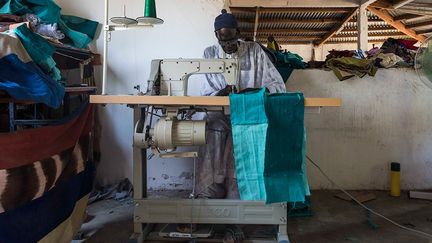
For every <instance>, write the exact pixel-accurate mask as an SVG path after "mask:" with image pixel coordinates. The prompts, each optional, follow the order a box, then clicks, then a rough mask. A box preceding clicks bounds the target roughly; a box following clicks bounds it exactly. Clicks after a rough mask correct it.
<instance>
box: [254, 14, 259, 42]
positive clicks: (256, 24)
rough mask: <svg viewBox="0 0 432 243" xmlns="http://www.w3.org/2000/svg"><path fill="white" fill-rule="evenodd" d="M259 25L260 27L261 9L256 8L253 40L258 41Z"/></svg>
mask: <svg viewBox="0 0 432 243" xmlns="http://www.w3.org/2000/svg"><path fill="white" fill-rule="evenodd" d="M258 25H259V7H256V11H255V26H254V37H253V40H254V41H257V38H256V37H257V33H258Z"/></svg>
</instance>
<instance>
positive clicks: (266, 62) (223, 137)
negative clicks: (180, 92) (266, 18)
mask: <svg viewBox="0 0 432 243" xmlns="http://www.w3.org/2000/svg"><path fill="white" fill-rule="evenodd" d="M214 31H215V35H216V38H217V39H218V43H219V44H217V45H213V46H210V47H208V48H206V49H205V51H204V58H209V59H210V58H237V59H238V60H239V66H240V77H239V83H238V87H239V90H238V91H239V92H243V91H245V90H248V89H256V88H266V89H267V90H268V92H270V93H278V92H286V88H285V83H284V82H283V80H282V77H281V75H280V74H279V72H278V71H277V70H276V68H275V67H274V65H273V63H272V62H271V61H270V59H269V58H268V57H267V55H266V53H265V52H264V51H263V50H262V48H261V46H260V45H259V44H257V43H255V42H245V41H241V40H239V37H240V32H239V30H238V24H237V20H236V18H235V17H234V15H232V14H229V13H227V11H226V10H225V9H224V10H222V13H221V14H220V15H219V16H217V17H216V19H215V22H214ZM232 92H237V90H236V89H235V87H234V86H231V85H228V84H227V82H226V81H225V79H224V77H223V76H222V75H221V74H206V80H204V85H203V89H202V90H201V94H202V95H204V96H227V95H229V94H230V93H232ZM206 119H207V131H206V132H207V141H206V142H207V144H206V145H205V146H201V147H200V149H199V156H198V163H197V174H196V178H197V180H196V185H195V186H196V192H197V194H196V196H197V197H198V198H214V199H215V198H229V199H239V198H240V195H239V192H238V189H237V180H236V176H235V173H236V172H235V163H234V150H233V142H232V137H231V124H230V118H229V116H226V115H224V114H223V113H221V112H208V113H207V117H206ZM226 229H227V231H226V234H225V237H224V242H240V241H241V240H242V238H243V234H242V232H241V230H240V229H239V228H237V227H235V226H227V227H226Z"/></svg>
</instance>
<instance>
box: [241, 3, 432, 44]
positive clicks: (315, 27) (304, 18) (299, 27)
mask: <svg viewBox="0 0 432 243" xmlns="http://www.w3.org/2000/svg"><path fill="white" fill-rule="evenodd" d="M418 1H422V0H416V1H414V2H413V3H412V4H407V5H405V6H404V8H403V9H398V10H388V11H389V14H390V15H391V16H393V17H397V16H401V15H404V14H407V12H406V11H405V9H407V8H410V7H412V6H414V5H415V4H419V3H420V2H418ZM421 4H424V3H421ZM428 4H429V5H432V3H428ZM416 6H419V5H416ZM422 6H423V7H424V6H425V5H422ZM431 9H432V6H431ZM353 10H354V9H353V8H351V9H350V8H327V9H325V8H320V9H318V8H302V9H288V8H279V9H276V8H271V9H266V8H260V9H259V12H260V15H259V22H258V23H259V24H258V33H257V39H258V40H259V41H263V42H265V41H266V39H267V36H270V35H273V36H275V39H276V40H277V41H280V42H282V43H285V42H290V43H293V42H296V43H303V42H312V41H319V40H321V39H322V38H323V37H324V36H325V35H326V34H327V33H329V32H330V31H332V30H333V29H336V28H337V27H338V26H339V25H340V24H341V23H342V21H343V20H344V19H345V18H346V17H347V16H349V14H350V13H351V12H352V11H353ZM426 10H428V9H426ZM233 14H234V15H235V16H236V17H237V19H238V20H239V28H240V32H241V35H242V36H243V37H248V38H252V37H253V34H254V27H255V15H256V8H255V7H251V8H238V9H236V10H235V11H233ZM367 14H368V19H369V24H368V27H369V41H373V42H377V41H381V40H382V41H384V40H385V39H387V38H388V37H395V38H403V39H405V38H410V37H408V36H406V35H404V34H403V33H401V32H400V31H398V30H396V29H395V28H394V27H392V26H391V25H389V24H387V23H386V22H384V21H383V20H381V19H380V18H379V17H378V16H375V15H374V14H373V13H371V12H369V11H368V13H367ZM408 14H411V13H408ZM427 21H431V25H430V26H429V25H427V24H425V22H427ZM402 23H404V24H406V25H413V30H414V31H427V30H428V29H432V14H431V15H430V16H426V17H421V18H420V17H419V18H416V19H410V20H402ZM431 31H432V30H431ZM355 41H357V16H356V15H354V16H353V18H352V19H351V20H350V21H348V22H346V23H345V25H344V26H343V27H342V30H341V31H340V32H339V33H338V34H336V35H335V36H333V37H332V38H331V39H329V40H328V42H330V43H333V42H337V43H339V42H355Z"/></svg>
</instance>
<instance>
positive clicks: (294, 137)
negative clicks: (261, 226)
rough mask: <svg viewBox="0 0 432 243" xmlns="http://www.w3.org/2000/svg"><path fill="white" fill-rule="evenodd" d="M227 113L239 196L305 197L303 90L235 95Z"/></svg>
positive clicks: (270, 199) (295, 199) (271, 200)
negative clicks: (229, 119)
mask: <svg viewBox="0 0 432 243" xmlns="http://www.w3.org/2000/svg"><path fill="white" fill-rule="evenodd" d="M230 113H231V125H232V135H233V142H234V158H235V162H236V175H237V183H238V188H239V193H240V198H241V199H242V200H265V201H266V203H268V204H270V203H276V202H304V200H305V196H307V195H310V192H309V185H308V182H307V178H306V165H305V156H306V131H305V128H304V97H303V94H301V93H281V94H272V95H266V94H265V89H261V90H259V91H254V92H249V93H245V94H233V95H230Z"/></svg>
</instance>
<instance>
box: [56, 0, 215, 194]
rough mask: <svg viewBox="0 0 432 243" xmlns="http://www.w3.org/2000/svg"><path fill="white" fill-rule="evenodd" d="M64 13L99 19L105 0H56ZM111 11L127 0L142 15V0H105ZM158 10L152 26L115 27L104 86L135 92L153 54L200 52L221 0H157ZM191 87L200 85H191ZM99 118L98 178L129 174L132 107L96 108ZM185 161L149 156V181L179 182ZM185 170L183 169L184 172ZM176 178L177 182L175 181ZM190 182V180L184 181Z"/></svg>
mask: <svg viewBox="0 0 432 243" xmlns="http://www.w3.org/2000/svg"><path fill="white" fill-rule="evenodd" d="M57 2H58V4H59V5H60V6H61V7H62V8H63V14H74V15H78V16H81V17H85V18H89V19H93V20H96V21H99V22H100V23H102V22H103V11H104V1H102V0H97V1H88V0H74V1H70V0H57ZM110 3H111V4H110V16H122V15H123V13H122V6H123V4H126V3H127V5H126V9H127V15H128V16H130V17H133V18H136V17H139V16H142V15H143V5H144V1H143V0H127V1H126V0H123V1H113V0H111V1H110ZM156 4H157V13H158V17H160V18H162V19H163V20H164V21H165V23H164V24H163V25H160V26H156V27H154V28H151V29H142V30H132V31H124V32H115V33H113V34H112V42H111V43H110V46H109V55H108V56H109V62H108V66H109V73H108V75H109V80H110V84H109V86H108V92H109V93H111V94H129V93H135V92H136V91H135V90H133V86H134V85H136V84H138V83H141V84H146V82H147V79H148V76H149V68H150V61H151V60H152V59H158V58H178V57H183V58H188V57H195V58H196V57H201V56H202V54H203V51H204V49H205V48H206V47H207V46H209V45H212V44H215V43H216V39H215V37H214V33H213V21H214V18H215V17H216V16H217V15H218V14H219V13H220V10H221V9H222V6H223V0H181V1H180V0H176V1H174V0H158V1H156ZM102 46H103V38H102V36H99V38H98V40H97V41H96V43H95V47H94V48H95V50H96V51H97V52H98V53H102V50H103V49H102ZM191 88H192V90H191V91H192V93H193V92H195V94H196V93H197V92H199V88H200V85H191ZM100 115H101V121H102V129H103V131H102V132H103V135H102V143H101V146H102V163H101V165H100V166H99V168H98V176H97V179H98V180H99V181H100V182H101V183H103V184H108V183H114V182H116V181H119V180H121V179H122V178H124V177H128V178H130V179H131V178H132V157H131V155H132V152H131V151H132V110H131V109H129V108H127V107H125V106H120V105H111V106H106V107H104V108H101V109H100ZM191 167H192V165H191V162H190V161H171V160H167V161H160V160H151V162H150V168H149V173H150V174H151V175H154V178H150V180H149V186H151V187H160V186H162V185H163V186H164V185H173V184H178V183H179V181H180V178H184V177H188V176H187V172H189V171H190V170H191ZM184 172H186V174H185V173H184ZM180 184H181V182H180ZM177 186H178V187H177V188H182V186H187V187H189V186H190V180H189V181H188V182H187V183H186V184H185V185H177Z"/></svg>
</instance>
